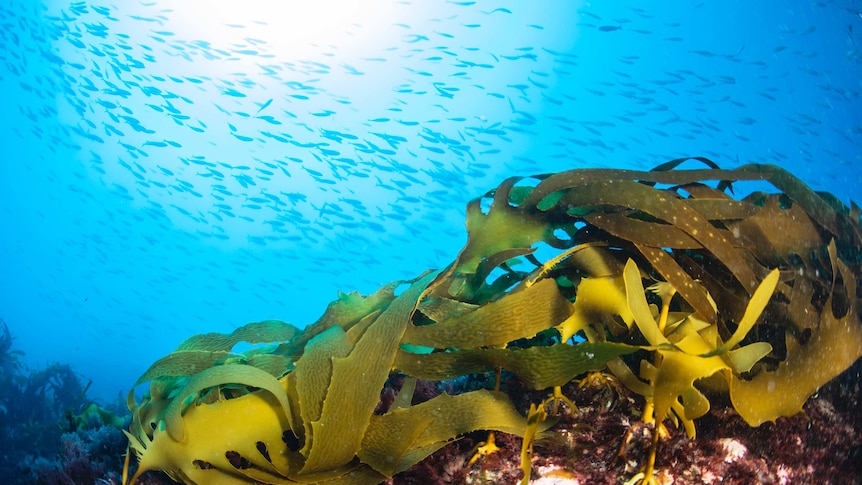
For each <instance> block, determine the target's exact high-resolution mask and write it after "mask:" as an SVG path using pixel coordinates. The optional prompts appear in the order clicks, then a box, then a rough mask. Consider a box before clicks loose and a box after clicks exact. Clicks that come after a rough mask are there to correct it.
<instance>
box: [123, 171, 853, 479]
mask: <svg viewBox="0 0 862 485" xmlns="http://www.w3.org/2000/svg"><path fill="white" fill-rule="evenodd" d="M695 160H697V161H699V162H701V163H703V164H705V165H706V166H707V167H708V168H706V169H697V170H680V169H679V166H680V165H681V164H682V163H684V162H685V161H686V159H678V160H672V161H670V162H667V163H665V164H662V165H660V166H659V167H657V169H656V170H653V171H646V172H645V171H634V170H612V169H578V170H571V171H567V172H560V173H556V174H543V175H535V176H531V177H526V178H523V177H513V178H510V179H508V180H506V181H504V182H503V183H502V184H501V185H500V186H499V187H497V188H496V189H494V190H492V191H490V192H488V193H487V194H485V195H484V196H483V197H481V198H478V199H476V200H474V201H472V202H470V204H469V205H468V206H467V222H466V224H467V233H468V240H467V243H466V245H465V246H464V248H462V250H461V251H460V252H459V253H458V255H457V256H456V257H455V259H454V261H453V262H452V263H451V264H450V265H448V266H447V267H445V268H443V269H441V270H439V271H434V272H429V273H426V274H424V275H422V276H420V277H418V278H416V279H415V280H411V281H396V282H392V283H390V284H388V285H385V286H383V287H382V288H381V289H380V290H378V291H377V292H376V293H374V294H372V295H370V296H368V297H364V296H361V295H359V294H356V293H350V294H339V298H338V300H336V301H335V302H333V303H332V304H330V306H329V307H328V308H327V309H326V311H325V312H324V314H323V316H321V318H320V319H318V321H317V322H315V323H314V324H312V325H309V326H308V327H306V328H305V329H302V330H300V329H297V328H295V327H293V326H290V325H287V324H284V323H281V322H277V321H266V322H258V323H254V324H249V325H247V326H245V327H241V328H240V329H237V330H236V331H234V332H233V333H231V334H228V335H221V334H205V335H202V336H195V337H192V338H190V339H188V340H187V341H186V342H184V343H183V344H181V345H180V346H179V347H178V348H177V350H176V351H175V352H173V353H172V354H170V355H168V356H166V357H164V358H162V359H160V360H159V361H158V362H156V363H155V364H153V366H152V367H151V368H150V369H149V370H148V371H147V372H146V373H145V374H144V375H143V376H142V377H141V378H140V379H139V380H138V382H137V383H136V386H138V385H139V384H143V383H145V382H149V383H150V387H149V392H148V394H147V395H146V396H145V397H144V399H143V401H142V402H141V403H140V404H138V403H136V402H135V399H134V397H133V395H132V394H130V396H129V400H128V403H129V407H130V409H131V410H132V411H133V414H134V419H133V421H132V425H131V427H130V430H129V433H128V435H129V439H130V448H131V450H132V452H133V453H134V455H136V456H137V457H138V459H139V465H138V470H137V473H136V474H135V475H134V476H133V477H132V480H131V482H134V481H135V480H136V479H137V477H139V476H140V474H141V473H143V472H144V471H146V470H163V471H165V472H166V473H168V474H169V475H170V476H171V477H172V478H174V479H176V480H178V481H181V482H184V483H189V484H192V483H224V484H242V483H270V484H289V483H333V484H335V483H338V484H366V483H367V484H375V483H380V482H382V481H384V480H386V479H387V478H389V477H392V476H394V475H396V474H398V473H400V472H402V471H404V470H406V469H408V468H410V467H411V466H413V465H414V464H416V463H418V462H419V461H421V460H422V459H424V458H425V457H427V456H429V455H430V454H432V453H434V452H435V451H436V450H438V449H440V448H441V447H442V446H445V445H446V444H447V443H449V442H451V441H452V440H455V439H458V438H459V437H460V436H462V435H464V434H465V433H468V432H471V431H475V430H495V431H498V432H503V433H510V434H514V435H518V436H521V437H524V448H523V450H522V454H521V456H522V460H524V463H522V469H523V470H524V472H525V477H524V483H526V481H527V480H528V478H529V471H530V464H529V461H530V459H531V457H532V443H533V442H534V440H536V439H537V438H540V437H542V436H543V435H545V434H546V433H550V432H552V431H549V428H550V426H551V425H552V423H553V419H551V418H550V416H549V410H548V409H547V408H546V406H548V405H550V404H551V403H556V401H559V400H567V399H568V398H566V397H565V396H564V395H563V394H562V393H561V392H560V388H561V387H562V386H563V385H565V384H566V383H568V382H569V381H571V380H572V379H574V378H576V377H578V376H579V375H582V374H584V373H587V372H590V371H597V370H603V371H605V372H609V373H611V374H613V375H614V376H615V377H616V379H618V380H619V382H621V383H622V384H623V385H625V386H627V387H628V388H630V389H631V390H632V391H633V392H635V393H637V394H640V395H641V396H643V399H644V411H643V414H642V419H643V420H644V421H645V422H648V423H650V422H652V423H655V426H656V427H658V426H663V422H664V421H666V420H672V421H674V422H676V423H678V424H681V425H682V426H683V427H684V428H685V430H686V431H687V432H688V434H689V435H690V436H692V437H694V436H695V420H696V419H697V418H698V417H700V416H703V415H704V414H705V413H706V412H707V411H708V410H709V407H710V397H708V396H712V395H713V394H711V393H710V392H707V390H709V391H711V392H712V393H716V392H717V393H726V394H727V395H728V396H729V401H730V403H731V405H732V406H733V407H734V408H735V409H736V410H737V412H738V413H739V414H740V415H741V416H742V417H743V419H745V420H746V421H747V422H748V423H749V424H750V425H752V426H758V425H760V424H761V423H763V422H766V421H774V420H776V419H779V418H781V417H782V416H790V415H793V414H796V413H798V412H801V410H802V406H803V404H804V403H805V401H806V400H807V399H808V398H809V397H810V396H811V395H812V394H813V393H814V392H816V390H817V389H818V388H819V387H820V386H822V385H823V384H825V383H827V382H828V381H830V380H831V379H832V378H834V377H835V376H837V375H838V374H839V373H841V372H842V371H843V370H845V369H846V368H847V367H849V366H850V365H851V364H852V363H853V362H855V361H856V360H857V359H858V358H859V357H860V356H862V322H860V317H859V313H858V311H857V309H858V308H859V302H860V288H862V287H860V285H859V279H860V275H862V257H860V254H862V230H860V219H859V210H858V208H857V207H856V206H855V205H854V204H851V207H850V208H847V207H845V206H843V205H842V204H841V203H840V202H838V201H837V200H836V199H835V198H834V197H832V196H830V195H828V194H822V193H818V192H815V191H813V190H812V189H810V188H809V187H807V186H806V185H805V184H804V183H803V182H802V181H800V180H799V179H797V178H795V177H794V176H793V175H791V174H790V173H788V172H786V171H785V170H783V169H781V168H779V167H775V166H770V165H745V166H742V167H740V168H737V169H735V170H722V169H719V168H718V166H717V165H716V164H715V163H714V162H712V161H710V160H708V159H704V158H697V159H695ZM748 181H758V182H759V183H758V184H757V186H758V188H761V189H762V188H763V187H764V184H771V185H772V187H773V188H774V189H775V190H774V192H771V193H765V192H760V191H754V192H751V193H750V194H749V195H747V196H744V197H736V196H735V195H734V194H735V193H738V192H739V189H740V186H742V185H745V184H746V183H747V182H748ZM486 209H487V210H486ZM539 255H542V256H539ZM399 287H402V288H405V287H406V289H404V290H403V291H401V292H400V293H399V292H398V291H397V290H398V288H399ZM242 341H244V342H249V343H251V344H254V345H258V346H257V347H255V348H252V349H251V350H248V351H245V352H234V351H233V348H234V346H235V345H236V344H237V343H239V342H242ZM265 344H267V345H265ZM499 369H504V370H505V371H507V372H508V373H510V374H511V375H513V376H515V377H516V378H517V379H519V380H520V381H521V382H522V383H523V385H524V386H525V387H527V388H530V389H535V390H544V389H549V390H550V389H551V388H553V392H552V393H550V396H551V397H549V398H548V399H546V400H544V401H542V402H540V403H531V405H530V409H529V410H528V409H517V408H516V407H515V406H514V405H513V404H512V403H513V402H521V400H513V399H512V398H511V396H510V395H509V393H512V392H517V391H513V390H511V389H506V388H502V389H500V390H499V391H497V390H494V391H485V390H478V391H476V390H471V391H469V392H468V391H463V392H460V393H456V394H455V395H448V394H441V395H439V396H437V397H433V398H431V399H429V400H426V401H424V402H417V396H413V390H414V389H415V387H416V380H417V379H423V380H427V381H449V380H452V379H455V378H460V377H464V376H467V377H468V378H469V377H470V376H476V375H489V376H490V375H494V374H495V373H496V372H499ZM395 376H404V377H405V379H403V381H404V384H403V385H402V387H401V389H400V391H399V394H398V395H397V396H396V397H395V399H394V403H393V404H392V405H390V406H389V407H388V408H387V407H386V406H385V405H383V403H382V402H381V393H382V392H383V390H384V388H385V387H386V386H387V385H391V384H387V382H389V383H392V382H395V381H396V380H394V379H393V378H394V377H395ZM719 383H723V384H721V385H719ZM442 387H443V386H441V388H442ZM462 387H463V386H462ZM496 387H497V388H499V387H501V386H500V382H499V381H498V382H496ZM448 388H449V389H452V388H453V387H452V386H448ZM454 388H455V389H457V388H458V387H454ZM468 388H469V387H468ZM420 401H421V400H420ZM554 409H556V406H554ZM550 412H551V413H553V412H554V411H550ZM659 434H660V433H658V430H656V431H655V432H654V439H653V448H652V450H651V456H650V458H649V460H648V462H647V463H645V464H644V469H643V472H642V475H641V476H640V477H642V478H643V480H644V481H645V482H649V481H650V480H652V471H653V462H654V457H655V451H656V450H655V448H656V447H657V446H658V442H659ZM124 481H125V480H124Z"/></svg>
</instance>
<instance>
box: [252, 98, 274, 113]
mask: <svg viewBox="0 0 862 485" xmlns="http://www.w3.org/2000/svg"><path fill="white" fill-rule="evenodd" d="M271 104H272V98H269V100H267V102H266V103H263V104H262V105H260V109H259V110H257V113H260V112H261V111H263V110H264V109H266V107H267V106H269V105H271ZM257 113H255V114H257Z"/></svg>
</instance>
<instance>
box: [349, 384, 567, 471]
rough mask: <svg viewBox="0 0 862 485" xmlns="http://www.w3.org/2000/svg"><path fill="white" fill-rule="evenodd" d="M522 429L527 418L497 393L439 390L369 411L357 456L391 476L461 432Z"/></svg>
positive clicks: (522, 431)
mask: <svg viewBox="0 0 862 485" xmlns="http://www.w3.org/2000/svg"><path fill="white" fill-rule="evenodd" d="M550 424H552V423H550V422H548V423H546V424H545V425H544V426H543V427H542V428H541V429H542V430H544V429H547V428H548V427H549V426H550ZM526 428H527V419H526V418H525V417H524V416H521V415H520V414H519V413H518V411H516V410H515V407H514V406H513V405H512V403H511V401H510V400H509V398H508V397H507V396H506V395H505V394H503V393H501V392H494V391H487V390H480V391H473V392H468V393H464V394H459V395H456V396H450V395H448V394H441V395H439V396H437V397H435V398H433V399H430V400H428V401H426V402H423V403H421V404H417V405H416V406H411V407H409V408H400V409H397V410H395V411H392V412H389V413H386V414H384V415H382V416H374V417H373V418H372V420H371V424H370V425H369V427H368V431H367V432H366V434H365V437H364V439H363V440H362V449H361V450H360V452H359V459H360V460H362V462H363V463H367V464H369V465H370V466H371V467H372V468H374V469H375V470H377V471H378V472H380V473H381V474H383V475H386V476H392V475H394V474H396V473H399V472H401V471H404V470H406V469H407V468H410V467H411V466H413V465H414V464H416V463H418V462H419V461H421V460H422V459H424V458H425V457H426V456H428V455H430V454H431V453H433V452H434V451H435V450H436V449H438V448H439V447H440V446H442V445H444V444H446V443H447V442H448V441H450V440H452V439H453V438H456V437H458V436H460V435H462V434H464V433H469V432H471V431H477V430H495V431H501V432H504V433H509V434H514V435H518V436H523V434H524V431H525V430H526Z"/></svg>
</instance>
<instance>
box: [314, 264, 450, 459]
mask: <svg viewBox="0 0 862 485" xmlns="http://www.w3.org/2000/svg"><path fill="white" fill-rule="evenodd" d="M436 276H437V273H436V272H434V273H429V274H428V275H426V276H425V277H423V278H421V279H419V280H418V281H416V282H415V283H413V285H412V286H410V288H408V289H407V290H405V291H404V292H403V293H402V294H401V295H399V296H397V297H396V298H395V300H394V301H393V302H392V304H391V305H389V307H388V308H387V309H386V310H384V311H383V313H381V314H380V316H379V317H377V319H376V320H375V321H374V323H372V324H371V325H370V326H369V327H368V329H367V330H365V332H364V333H363V334H362V336H361V337H360V338H359V340H358V341H357V342H356V344H355V345H354V347H353V350H352V351H351V352H350V354H349V355H348V356H347V357H343V358H339V357H336V358H333V359H332V360H333V370H332V379H331V381H330V384H329V388H328V390H327V393H326V401H325V402H324V403H323V411H322V413H321V416H320V419H319V420H318V421H314V422H313V423H312V440H313V441H312V445H311V449H310V450H309V453H308V457H307V460H306V462H305V466H304V467H303V469H302V471H301V472H300V473H301V474H307V473H314V472H319V471H325V470H329V469H332V468H337V467H339V466H342V465H344V464H346V463H348V462H350V461H351V460H352V459H353V458H354V457H355V456H356V453H357V452H358V451H359V449H360V448H361V446H362V437H363V436H364V434H365V430H366V428H367V427H368V423H369V422H370V420H371V415H372V413H373V412H374V408H375V406H376V405H377V402H378V401H379V399H380V390H381V389H382V388H383V385H384V384H385V383H386V379H387V378H388V377H389V371H390V370H391V369H392V363H393V362H394V361H395V353H396V352H397V351H398V344H399V343H400V342H401V337H402V336H403V335H404V329H405V328H406V327H407V325H409V324H410V319H411V317H412V316H413V312H414V311H415V310H416V306H417V304H418V300H419V298H420V297H421V296H422V294H423V293H424V292H425V289H426V287H427V286H428V285H429V284H430V283H431V282H432V281H433V280H434V278H435V277H436Z"/></svg>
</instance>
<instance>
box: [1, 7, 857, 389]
mask: <svg viewBox="0 0 862 485" xmlns="http://www.w3.org/2000/svg"><path fill="white" fill-rule="evenodd" d="M268 3H269V5H267V2H260V1H254V0H244V1H242V2H235V1H234V2H215V1H213V2H203V1H191V0H189V1H183V2H167V1H148V2H140V3H132V2H117V3H115V4H107V3H106V4H102V3H89V2H73V3H68V2H52V1H42V2H31V1H28V0H6V1H5V2H3V5H2V6H0V25H2V29H0V41H2V43H0V93H2V95H0V103H2V104H0V106H2V117H0V137H2V147H3V148H2V155H0V157H2V159H0V231H2V236H0V318H2V319H3V320H4V321H5V322H6V323H7V324H8V325H9V327H10V330H11V332H12V334H13V335H14V336H15V338H16V340H15V342H14V348H17V349H20V350H22V351H24V352H25V353H26V356H25V359H24V360H25V362H26V363H27V364H28V365H30V366H32V367H40V366H44V365H46V364H48V363H50V362H55V361H57V362H63V363H70V364H72V365H73V366H74V368H75V369H76V370H77V371H78V372H80V373H81V374H82V375H83V376H86V377H87V378H89V379H92V380H93V385H92V388H91V394H92V395H95V396H98V397H102V398H105V399H112V398H114V397H116V396H117V395H118V394H119V393H120V392H125V391H126V390H128V388H129V386H130V385H131V384H132V383H133V382H134V380H135V379H136V378H137V376H138V375H139V374H141V373H142V372H143V371H144V370H145V369H146V368H147V367H148V366H149V364H150V363H152V362H153V361H154V360H156V359H157V358H159V357H161V356H162V355H164V354H166V353H168V352H170V351H171V350H172V349H173V348H175V347H176V345H178V344H179V343H180V342H181V341H182V340H183V339H185V338H186V337H188V336H190V335H192V334H196V333H203V332H211V331H219V332H227V331H230V330H231V329H232V328H235V327H237V326H240V325H242V324H244V323H246V322H249V321H257V320H262V319H268V318H277V319H282V320H285V321H289V322H291V323H294V324H295V325H298V326H302V325H305V324H307V323H310V322H312V321H314V320H315V319H316V318H317V317H318V316H319V315H320V314H321V313H322V312H323V310H324V309H325V307H326V304H327V303H328V302H329V301H331V300H333V299H335V298H336V297H337V294H338V291H345V292H347V291H353V290H358V291H360V292H362V293H368V292H371V291H373V290H374V289H376V288H377V287H378V286H379V285H381V284H383V283H386V282H388V281H391V280H393V279H398V278H411V277H414V276H416V275H418V274H419V273H421V272H422V271H423V270H425V269H426V268H431V267H440V266H442V265H445V264H447V263H448V262H449V261H451V260H452V259H453V258H454V256H455V255H456V253H457V251H458V250H459V248H460V247H461V245H462V244H463V243H464V242H465V240H466V234H465V231H464V229H463V219H464V206H465V204H466V202H467V201H468V200H469V199H471V198H473V197H476V196H479V195H481V194H483V193H484V192H485V191H487V190H489V189H491V188H493V187H495V186H496V185H497V184H498V183H499V182H500V181H502V180H503V179H504V178H505V177H507V176H509V175H514V174H531V173H543V172H551V171H560V170H565V169H569V168H577V167H617V168H637V169H649V168H652V167H653V166H655V165H657V164H659V163H661V162H664V161H667V160H669V159H672V158H676V157H680V156H686V155H699V156H707V157H710V158H712V159H713V160H715V161H716V162H717V163H719V164H720V165H721V166H723V167H727V168H732V167H735V166H738V165H740V164H743V163H748V162H761V163H775V164H779V165H781V166H783V167H785V168H787V169H789V170H791V171H792V172H794V173H795V174H796V175H798V176H799V177H801V178H802V179H804V180H805V181H806V182H808V183H809V184H810V185H812V186H813V187H814V188H815V189H817V190H828V191H830V192H833V193H834V194H836V195H837V196H838V197H839V198H840V199H841V200H842V201H844V202H845V203H849V201H850V199H851V198H856V199H857V200H858V198H859V197H858V193H857V187H859V184H860V181H862V169H860V167H862V149H860V140H862V137H860V136H862V120H860V113H862V101H860V89H862V85H860V79H862V44H860V40H862V4H860V3H859V2H858V1H850V0H844V1H834V2H833V1H824V2H803V1H764V2H751V1H704V2H634V1H632V2H623V1H613V2H581V1H563V0H559V1H550V0H547V1H537V0H530V1H522V2H515V1H512V2H501V1H496V2H485V1H477V2H471V1H463V2H456V1H448V2H446V1H438V0H415V1H414V2H398V1H386V0H381V1H374V2H372V1H366V2H345V3H346V5H338V4H337V3H338V2H326V1H315V2H311V1H308V2H275V1H273V2H268ZM305 3H307V5H305ZM354 3H355V5H354ZM314 5H317V6H318V7H319V6H320V5H323V7H324V8H323V9H322V10H321V9H320V8H318V9H317V10H309V8H310V7H309V6H314Z"/></svg>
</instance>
